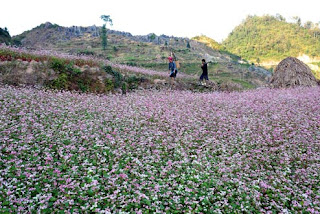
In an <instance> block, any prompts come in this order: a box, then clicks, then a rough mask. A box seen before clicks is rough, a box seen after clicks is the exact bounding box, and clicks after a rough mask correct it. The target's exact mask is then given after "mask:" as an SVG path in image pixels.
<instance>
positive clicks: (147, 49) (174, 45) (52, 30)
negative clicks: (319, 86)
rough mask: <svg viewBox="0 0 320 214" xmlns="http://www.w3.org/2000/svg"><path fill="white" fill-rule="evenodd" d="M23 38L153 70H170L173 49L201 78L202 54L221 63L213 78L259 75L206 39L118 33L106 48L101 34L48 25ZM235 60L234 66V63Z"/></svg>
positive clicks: (241, 79)
mask: <svg viewBox="0 0 320 214" xmlns="http://www.w3.org/2000/svg"><path fill="white" fill-rule="evenodd" d="M19 37H20V39H23V43H24V44H25V45H28V46H32V47H35V48H45V49H50V50H53V51H58V52H62V53H71V54H86V55H89V56H94V57H99V58H104V59H109V60H110V61H111V62H114V63H118V64H127V65H132V66H138V67H144V68H149V69H153V70H159V71H163V72H166V71H167V57H168V56H169V54H170V52H171V51H174V53H175V54H176V56H177V59H178V60H179V61H180V63H181V68H180V72H183V73H186V74H189V75H192V76H194V77H195V78H198V77H199V76H200V74H201V69H200V65H199V62H200V61H201V59H202V58H206V59H207V60H209V61H213V62H218V64H217V65H215V66H212V67H209V73H210V74H209V75H210V76H209V78H210V79H212V80H216V81H218V82H225V81H233V82H237V83H241V85H243V86H244V87H247V86H248V85H250V87H253V85H256V84H252V83H253V82H255V76H254V75H252V76H251V77H250V75H247V76H246V77H244V75H243V74H244V73H246V72H248V70H247V67H248V66H242V65H240V64H239V63H237V60H238V59H239V57H237V56H235V55H232V54H229V53H226V52H225V51H221V50H220V51H218V50H214V49H212V48H211V47H208V46H207V45H206V44H203V43H202V42H198V41H195V40H190V46H191V47H190V48H187V41H186V40H185V39H183V38H171V39H170V41H169V42H168V44H166V45H165V44H160V45H158V44H155V43H151V42H138V41H134V40H132V39H130V37H125V36H122V35H118V34H109V35H108V46H107V49H106V51H102V49H101V41H100V38H99V37H91V35H90V34H84V35H82V36H81V37H75V38H71V39H66V38H65V36H64V34H63V27H60V26H57V25H52V26H50V27H47V28H46V27H44V25H42V26H39V27H36V28H34V29H32V30H30V31H28V32H25V33H23V34H22V35H20V36H18V37H16V39H18V38H19ZM230 64H232V66H230Z"/></svg>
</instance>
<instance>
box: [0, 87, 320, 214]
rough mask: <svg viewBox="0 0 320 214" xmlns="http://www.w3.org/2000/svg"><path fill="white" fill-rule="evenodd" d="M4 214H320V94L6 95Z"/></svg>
mask: <svg viewBox="0 0 320 214" xmlns="http://www.w3.org/2000/svg"><path fill="white" fill-rule="evenodd" d="M0 151H1V153H0V212H1V213H38V212H41V213H53V212H54V213H89V212H99V213H154V212H156V213H241V212H244V213H297V212H299V213H300V212H301V213H303V212H304V213H320V88H319V87H318V88H296V89H286V90H273V89H260V90H255V91H246V92H241V93H240V92H234V93H218V92H217V93H201V94H200V93H192V92H181V91H147V92H146V91H144V92H136V93H131V94H128V95H123V96H120V95H103V96H102V95H101V96H97V95H94V94H77V93H71V92H54V91H39V90H34V89H26V88H13V87H9V86H1V87H0Z"/></svg>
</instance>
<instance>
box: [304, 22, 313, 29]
mask: <svg viewBox="0 0 320 214" xmlns="http://www.w3.org/2000/svg"><path fill="white" fill-rule="evenodd" d="M304 28H306V29H312V28H314V24H313V23H312V22H311V21H307V22H306V23H304Z"/></svg>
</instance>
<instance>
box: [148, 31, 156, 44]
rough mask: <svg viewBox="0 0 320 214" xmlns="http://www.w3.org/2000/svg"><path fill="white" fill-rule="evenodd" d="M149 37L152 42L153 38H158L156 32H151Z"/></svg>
mask: <svg viewBox="0 0 320 214" xmlns="http://www.w3.org/2000/svg"><path fill="white" fill-rule="evenodd" d="M149 39H150V41H151V42H152V41H153V40H155V39H156V34H154V33H151V34H150V35H149Z"/></svg>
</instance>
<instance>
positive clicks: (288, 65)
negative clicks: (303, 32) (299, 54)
mask: <svg viewBox="0 0 320 214" xmlns="http://www.w3.org/2000/svg"><path fill="white" fill-rule="evenodd" d="M270 83H271V86H272V87H274V88H286V87H295V86H317V85H318V83H317V80H316V78H315V77H314V75H313V74H312V72H311V69H310V68H309V67H308V66H307V65H306V64H304V63H303V62H302V61H300V60H298V59H297V58H294V57H288V58H286V59H284V60H282V61H281V62H280V63H279V64H278V66H277V67H276V69H275V70H274V73H273V75H272V78H271V81H270Z"/></svg>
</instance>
